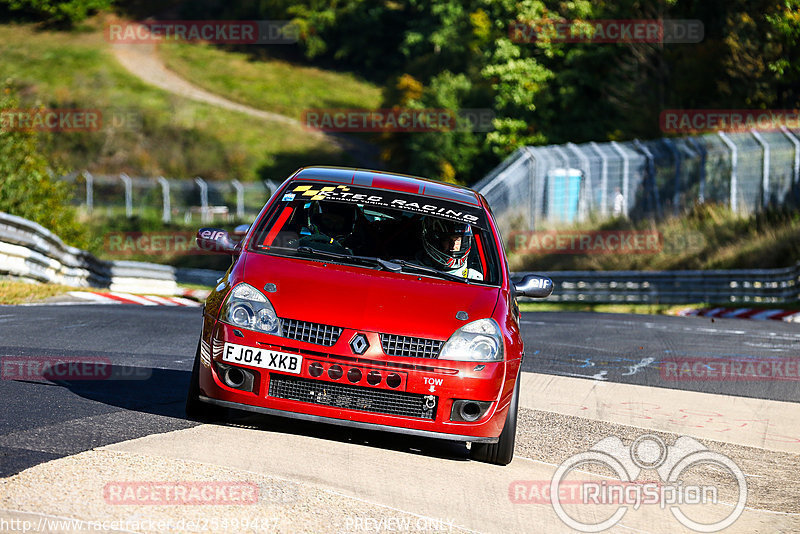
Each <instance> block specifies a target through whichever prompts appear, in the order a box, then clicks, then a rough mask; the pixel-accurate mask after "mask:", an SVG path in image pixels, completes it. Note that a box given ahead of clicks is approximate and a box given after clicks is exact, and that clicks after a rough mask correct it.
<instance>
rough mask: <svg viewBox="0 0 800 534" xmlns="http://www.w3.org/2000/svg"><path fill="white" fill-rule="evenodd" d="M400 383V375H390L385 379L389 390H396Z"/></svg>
mask: <svg viewBox="0 0 800 534" xmlns="http://www.w3.org/2000/svg"><path fill="white" fill-rule="evenodd" d="M402 381H403V379H402V378H400V375H398V374H397V373H391V374H390V375H389V376H387V377H386V385H387V386H389V387H390V388H396V387H397V386H399V385H400V383H401V382H402Z"/></svg>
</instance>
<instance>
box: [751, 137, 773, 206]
mask: <svg viewBox="0 0 800 534" xmlns="http://www.w3.org/2000/svg"><path fill="white" fill-rule="evenodd" d="M750 133H751V134H753V137H754V138H755V140H756V141H758V144H759V145H761V149H762V150H763V151H764V154H763V156H762V160H761V206H762V207H764V208H766V207H767V206H768V205H769V143H767V142H766V141H765V140H764V138H763V137H761V134H760V133H758V132H757V131H755V130H750Z"/></svg>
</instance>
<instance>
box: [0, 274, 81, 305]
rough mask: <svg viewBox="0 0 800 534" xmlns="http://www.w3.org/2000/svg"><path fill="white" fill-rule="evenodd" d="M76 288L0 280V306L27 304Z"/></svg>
mask: <svg viewBox="0 0 800 534" xmlns="http://www.w3.org/2000/svg"><path fill="white" fill-rule="evenodd" d="M76 289H78V288H75V287H70V286H62V285H59V284H42V283H37V282H23V281H20V280H11V279H6V280H0V304H29V303H31V302H39V301H42V300H44V299H46V298H49V297H55V296H56V295H61V294H62V293H66V292H67V291H75V290H76Z"/></svg>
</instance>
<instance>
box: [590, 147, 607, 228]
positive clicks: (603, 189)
mask: <svg viewBox="0 0 800 534" xmlns="http://www.w3.org/2000/svg"><path fill="white" fill-rule="evenodd" d="M589 146H591V147H592V149H593V150H594V151H595V153H596V154H597V155H598V157H599V158H600V199H601V202H600V214H601V215H602V216H603V218H606V217H608V158H607V157H606V155H605V154H604V153H603V151H602V150H600V147H599V146H598V145H597V143H595V142H591V143H589Z"/></svg>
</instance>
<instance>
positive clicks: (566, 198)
mask: <svg viewBox="0 0 800 534" xmlns="http://www.w3.org/2000/svg"><path fill="white" fill-rule="evenodd" d="M582 182H583V173H582V172H581V171H580V169H564V168H559V169H551V170H550V171H548V173H547V185H546V188H547V218H548V219H549V220H551V221H558V222H566V223H571V222H575V221H576V220H577V219H578V209H579V205H580V197H581V184H582Z"/></svg>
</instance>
